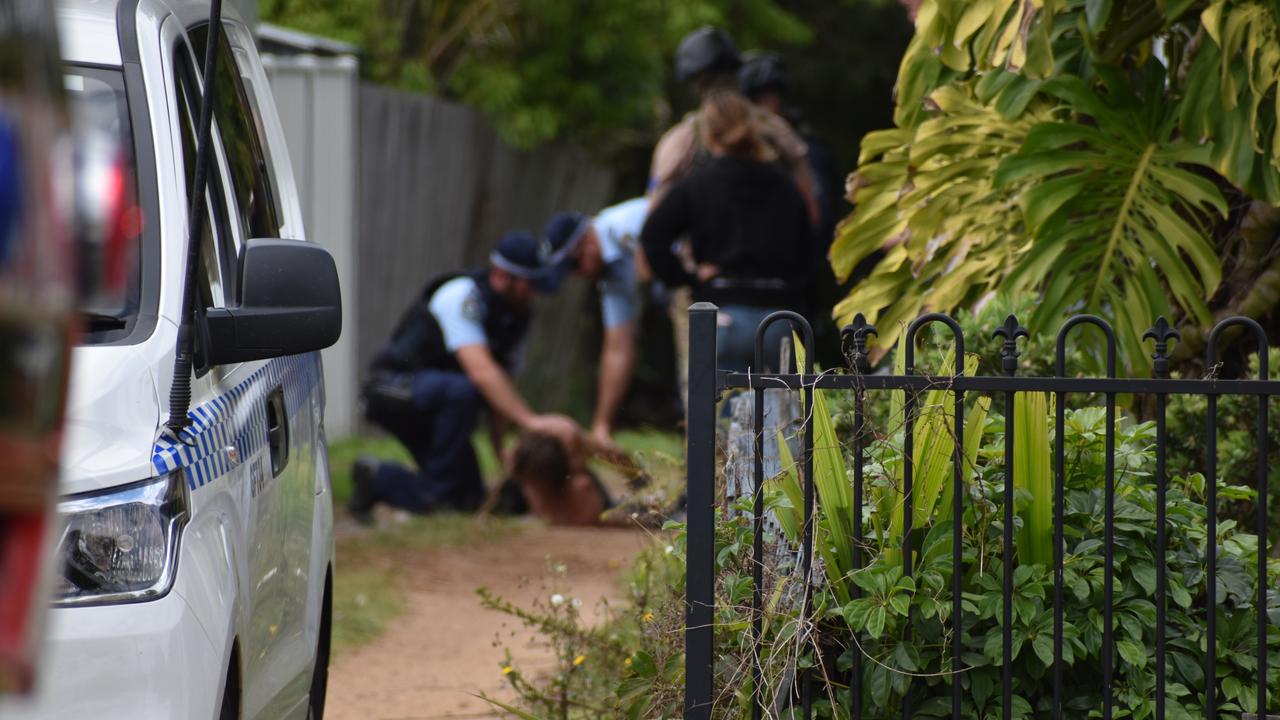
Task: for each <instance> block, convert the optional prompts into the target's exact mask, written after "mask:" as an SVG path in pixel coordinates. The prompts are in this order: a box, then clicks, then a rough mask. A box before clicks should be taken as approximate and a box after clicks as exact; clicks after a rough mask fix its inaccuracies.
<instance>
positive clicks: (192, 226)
mask: <svg viewBox="0 0 1280 720" xmlns="http://www.w3.org/2000/svg"><path fill="white" fill-rule="evenodd" d="M221 31H222V0H211V2H210V3H209V33H208V41H207V44H206V45H205V49H204V67H203V69H202V77H201V83H202V88H201V95H202V97H201V99H200V120H199V127H197V128H196V167H195V177H194V178H193V179H192V187H191V206H190V208H189V211H188V213H187V222H188V224H187V258H186V260H187V264H186V268H185V269H184V271H183V274H182V314H181V315H180V316H179V320H178V342H177V348H176V352H175V353H174V357H173V384H172V385H171V386H170V387H169V418H168V419H167V420H165V423H164V424H165V427H167V428H168V429H169V431H170V432H172V433H173V434H174V436H175V437H177V436H179V435H180V434H181V433H182V431H183V429H185V428H186V427H187V426H189V425H190V424H191V419H190V418H189V417H187V409H188V408H189V407H190V405H191V366H192V360H193V357H194V354H195V348H194V345H195V333H194V319H195V318H194V316H195V312H196V308H195V297H196V292H195V285H196V269H197V267H198V261H199V258H200V230H201V228H203V227H204V220H205V217H204V215H205V202H204V195H205V186H206V184H207V182H208V174H209V161H210V159H211V156H212V154H213V143H212V142H211V141H210V137H209V136H210V134H211V133H210V127H211V126H212V124H213V102H214V86H215V85H216V84H217V82H216V80H215V72H216V70H217V66H218V41H219V37H220V32H221Z"/></svg>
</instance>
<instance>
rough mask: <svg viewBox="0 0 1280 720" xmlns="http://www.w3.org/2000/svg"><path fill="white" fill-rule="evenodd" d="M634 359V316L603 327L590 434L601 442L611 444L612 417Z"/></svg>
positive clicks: (623, 390)
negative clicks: (612, 325)
mask: <svg viewBox="0 0 1280 720" xmlns="http://www.w3.org/2000/svg"><path fill="white" fill-rule="evenodd" d="M635 361H636V323H635V321H634V320H631V321H628V322H625V323H622V324H620V325H615V326H614V327H609V328H605V330H604V343H603V345H602V346H601V348H600V384H599V387H598V388H597V391H596V414H595V421H594V422H593V423H592V424H591V434H592V435H594V436H595V438H596V440H597V441H599V442H602V443H607V444H612V442H613V440H612V435H613V419H614V418H615V417H616V416H617V414H618V406H619V405H621V404H622V398H623V396H624V395H626V393H627V386H628V385H629V384H630V383H631V371H632V368H634V367H635Z"/></svg>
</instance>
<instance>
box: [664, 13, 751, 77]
mask: <svg viewBox="0 0 1280 720" xmlns="http://www.w3.org/2000/svg"><path fill="white" fill-rule="evenodd" d="M741 64H742V60H741V58H739V57H738V46H737V45H734V44H733V38H731V37H729V33H727V32H725V31H723V30H721V29H719V28H714V27H711V26H710V25H706V26H704V27H700V28H698V29H697V30H694V31H693V32H691V33H689V34H688V35H686V36H685V38H684V39H683V40H681V41H680V45H679V47H677V48H676V80H678V81H680V82H682V83H687V82H689V81H690V80H693V79H694V78H696V77H698V76H699V75H703V74H706V73H732V72H733V71H735V70H737V69H738V66H739V65H741Z"/></svg>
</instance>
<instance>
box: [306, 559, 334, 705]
mask: <svg viewBox="0 0 1280 720" xmlns="http://www.w3.org/2000/svg"><path fill="white" fill-rule="evenodd" d="M332 633H333V571H332V570H331V571H329V572H328V573H327V574H326V575H325V578H324V601H323V602H322V603H321V605H320V637H318V638H316V666H315V670H313V671H312V673H311V699H310V702H309V703H308V704H307V718H308V719H309V720H321V719H322V718H323V717H324V697H325V694H326V693H327V692H328V689H329V643H330V639H331V638H330V636H331V635H332Z"/></svg>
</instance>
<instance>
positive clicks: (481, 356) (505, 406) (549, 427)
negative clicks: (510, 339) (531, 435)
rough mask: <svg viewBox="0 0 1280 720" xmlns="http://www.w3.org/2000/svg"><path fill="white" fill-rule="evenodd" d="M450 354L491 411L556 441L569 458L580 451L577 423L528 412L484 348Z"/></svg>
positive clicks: (469, 347)
mask: <svg viewBox="0 0 1280 720" xmlns="http://www.w3.org/2000/svg"><path fill="white" fill-rule="evenodd" d="M454 352H455V354H456V355H457V357H458V364H459V365H461V366H462V371H463V372H464V373H466V375H467V379H468V380H470V381H471V384H472V385H475V386H476V389H477V390H479V391H480V394H481V395H483V396H484V399H485V400H486V401H487V402H488V403H489V410H490V411H491V412H495V413H498V414H500V415H502V416H503V417H505V418H506V419H508V420H510V421H511V422H513V423H515V425H516V426H518V427H519V428H520V429H521V430H527V431H529V432H537V433H543V434H545V435H550V436H552V437H554V438H556V439H557V440H559V441H560V442H562V443H564V446H565V447H566V448H567V449H568V450H569V453H570V455H572V454H573V453H574V452H580V451H581V448H582V445H583V439H584V438H583V436H582V429H581V428H579V427H578V424H577V423H576V422H574V421H573V419H572V418H568V417H565V416H564V415H538V414H537V413H535V412H533V410H531V409H529V406H528V404H526V403H525V401H524V398H522V397H520V391H518V390H516V384H515V382H513V381H512V380H511V376H510V375H508V374H507V371H506V370H504V369H503V368H502V366H501V365H499V364H498V361H497V360H494V359H493V354H492V353H490V352H489V347H488V346H487V345H484V344H479V343H476V344H471V345H463V346H461V347H459V348H458V349H457V350H456V351H454Z"/></svg>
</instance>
